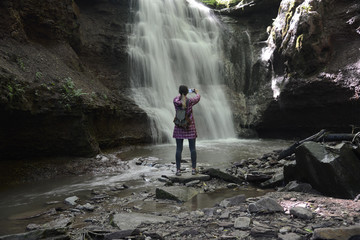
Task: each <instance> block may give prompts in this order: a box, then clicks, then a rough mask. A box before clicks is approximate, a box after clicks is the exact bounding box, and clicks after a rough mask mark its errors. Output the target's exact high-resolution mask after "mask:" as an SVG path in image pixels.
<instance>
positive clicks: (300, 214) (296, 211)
mask: <svg viewBox="0 0 360 240" xmlns="http://www.w3.org/2000/svg"><path fill="white" fill-rule="evenodd" d="M290 214H291V215H293V216H294V217H297V218H301V219H305V220H306V219H312V218H313V217H314V215H313V212H312V211H311V210H309V209H307V208H303V207H294V208H291V209H290Z"/></svg>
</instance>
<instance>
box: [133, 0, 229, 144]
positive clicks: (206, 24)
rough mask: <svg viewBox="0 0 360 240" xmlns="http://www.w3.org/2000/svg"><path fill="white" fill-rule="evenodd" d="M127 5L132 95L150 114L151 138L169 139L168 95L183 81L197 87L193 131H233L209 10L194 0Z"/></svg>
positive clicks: (142, 0)
mask: <svg viewBox="0 0 360 240" xmlns="http://www.w3.org/2000/svg"><path fill="white" fill-rule="evenodd" d="M132 10H133V16H134V19H133V22H132V24H131V26H130V34H129V44H128V50H129V56H130V68H131V83H132V97H133V99H134V101H135V102H136V104H138V105H139V107H141V108H142V109H144V110H145V111H146V112H147V114H148V115H149V117H150V119H151V131H152V136H153V138H154V141H155V142H158V143H161V142H170V141H171V139H172V132H173V127H174V124H173V119H174V115H175V109H174V105H173V98H174V97H175V96H176V95H177V94H178V88H179V85H182V84H184V85H187V86H188V87H189V88H197V89H199V91H200V95H201V100H200V102H199V103H198V104H197V105H195V106H194V108H193V114H194V118H195V122H196V128H197V132H198V137H199V138H200V139H220V138H233V137H235V130H234V124H233V120H232V112H231V110H230V107H229V104H228V101H227V98H226V94H225V89H226V87H225V85H224V81H223V78H222V68H223V67H222V61H221V59H220V55H221V51H222V49H221V34H220V27H219V23H218V21H217V19H216V18H215V17H214V16H213V15H212V14H211V11H210V10H209V9H208V8H206V7H205V6H203V5H202V4H199V3H197V2H196V1H195V0H176V1H174V0H134V2H133V9H132ZM188 97H192V95H191V94H189V95H188Z"/></svg>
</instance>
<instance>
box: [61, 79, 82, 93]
mask: <svg viewBox="0 0 360 240" xmlns="http://www.w3.org/2000/svg"><path fill="white" fill-rule="evenodd" d="M65 81H66V82H65V84H64V85H63V88H64V90H65V93H66V94H67V95H68V96H70V97H79V96H81V95H86V94H87V93H84V92H82V89H81V88H79V89H76V88H75V83H74V82H73V80H72V79H71V77H67V78H65Z"/></svg>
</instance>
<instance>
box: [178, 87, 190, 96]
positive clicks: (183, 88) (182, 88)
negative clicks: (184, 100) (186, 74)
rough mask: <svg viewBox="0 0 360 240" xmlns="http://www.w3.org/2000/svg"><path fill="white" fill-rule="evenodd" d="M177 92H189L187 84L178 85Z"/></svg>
mask: <svg viewBox="0 0 360 240" xmlns="http://www.w3.org/2000/svg"><path fill="white" fill-rule="evenodd" d="M179 93H180V94H181V95H182V94H184V95H185V96H186V95H187V94H188V93H189V89H188V87H187V86H185V85H181V86H180V87H179Z"/></svg>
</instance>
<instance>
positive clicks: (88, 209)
mask: <svg viewBox="0 0 360 240" xmlns="http://www.w3.org/2000/svg"><path fill="white" fill-rule="evenodd" d="M82 207H83V208H84V209H85V210H86V211H90V212H92V211H94V209H95V206H94V205H91V204H90V203H86V204H85V205H83V206H82Z"/></svg>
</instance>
